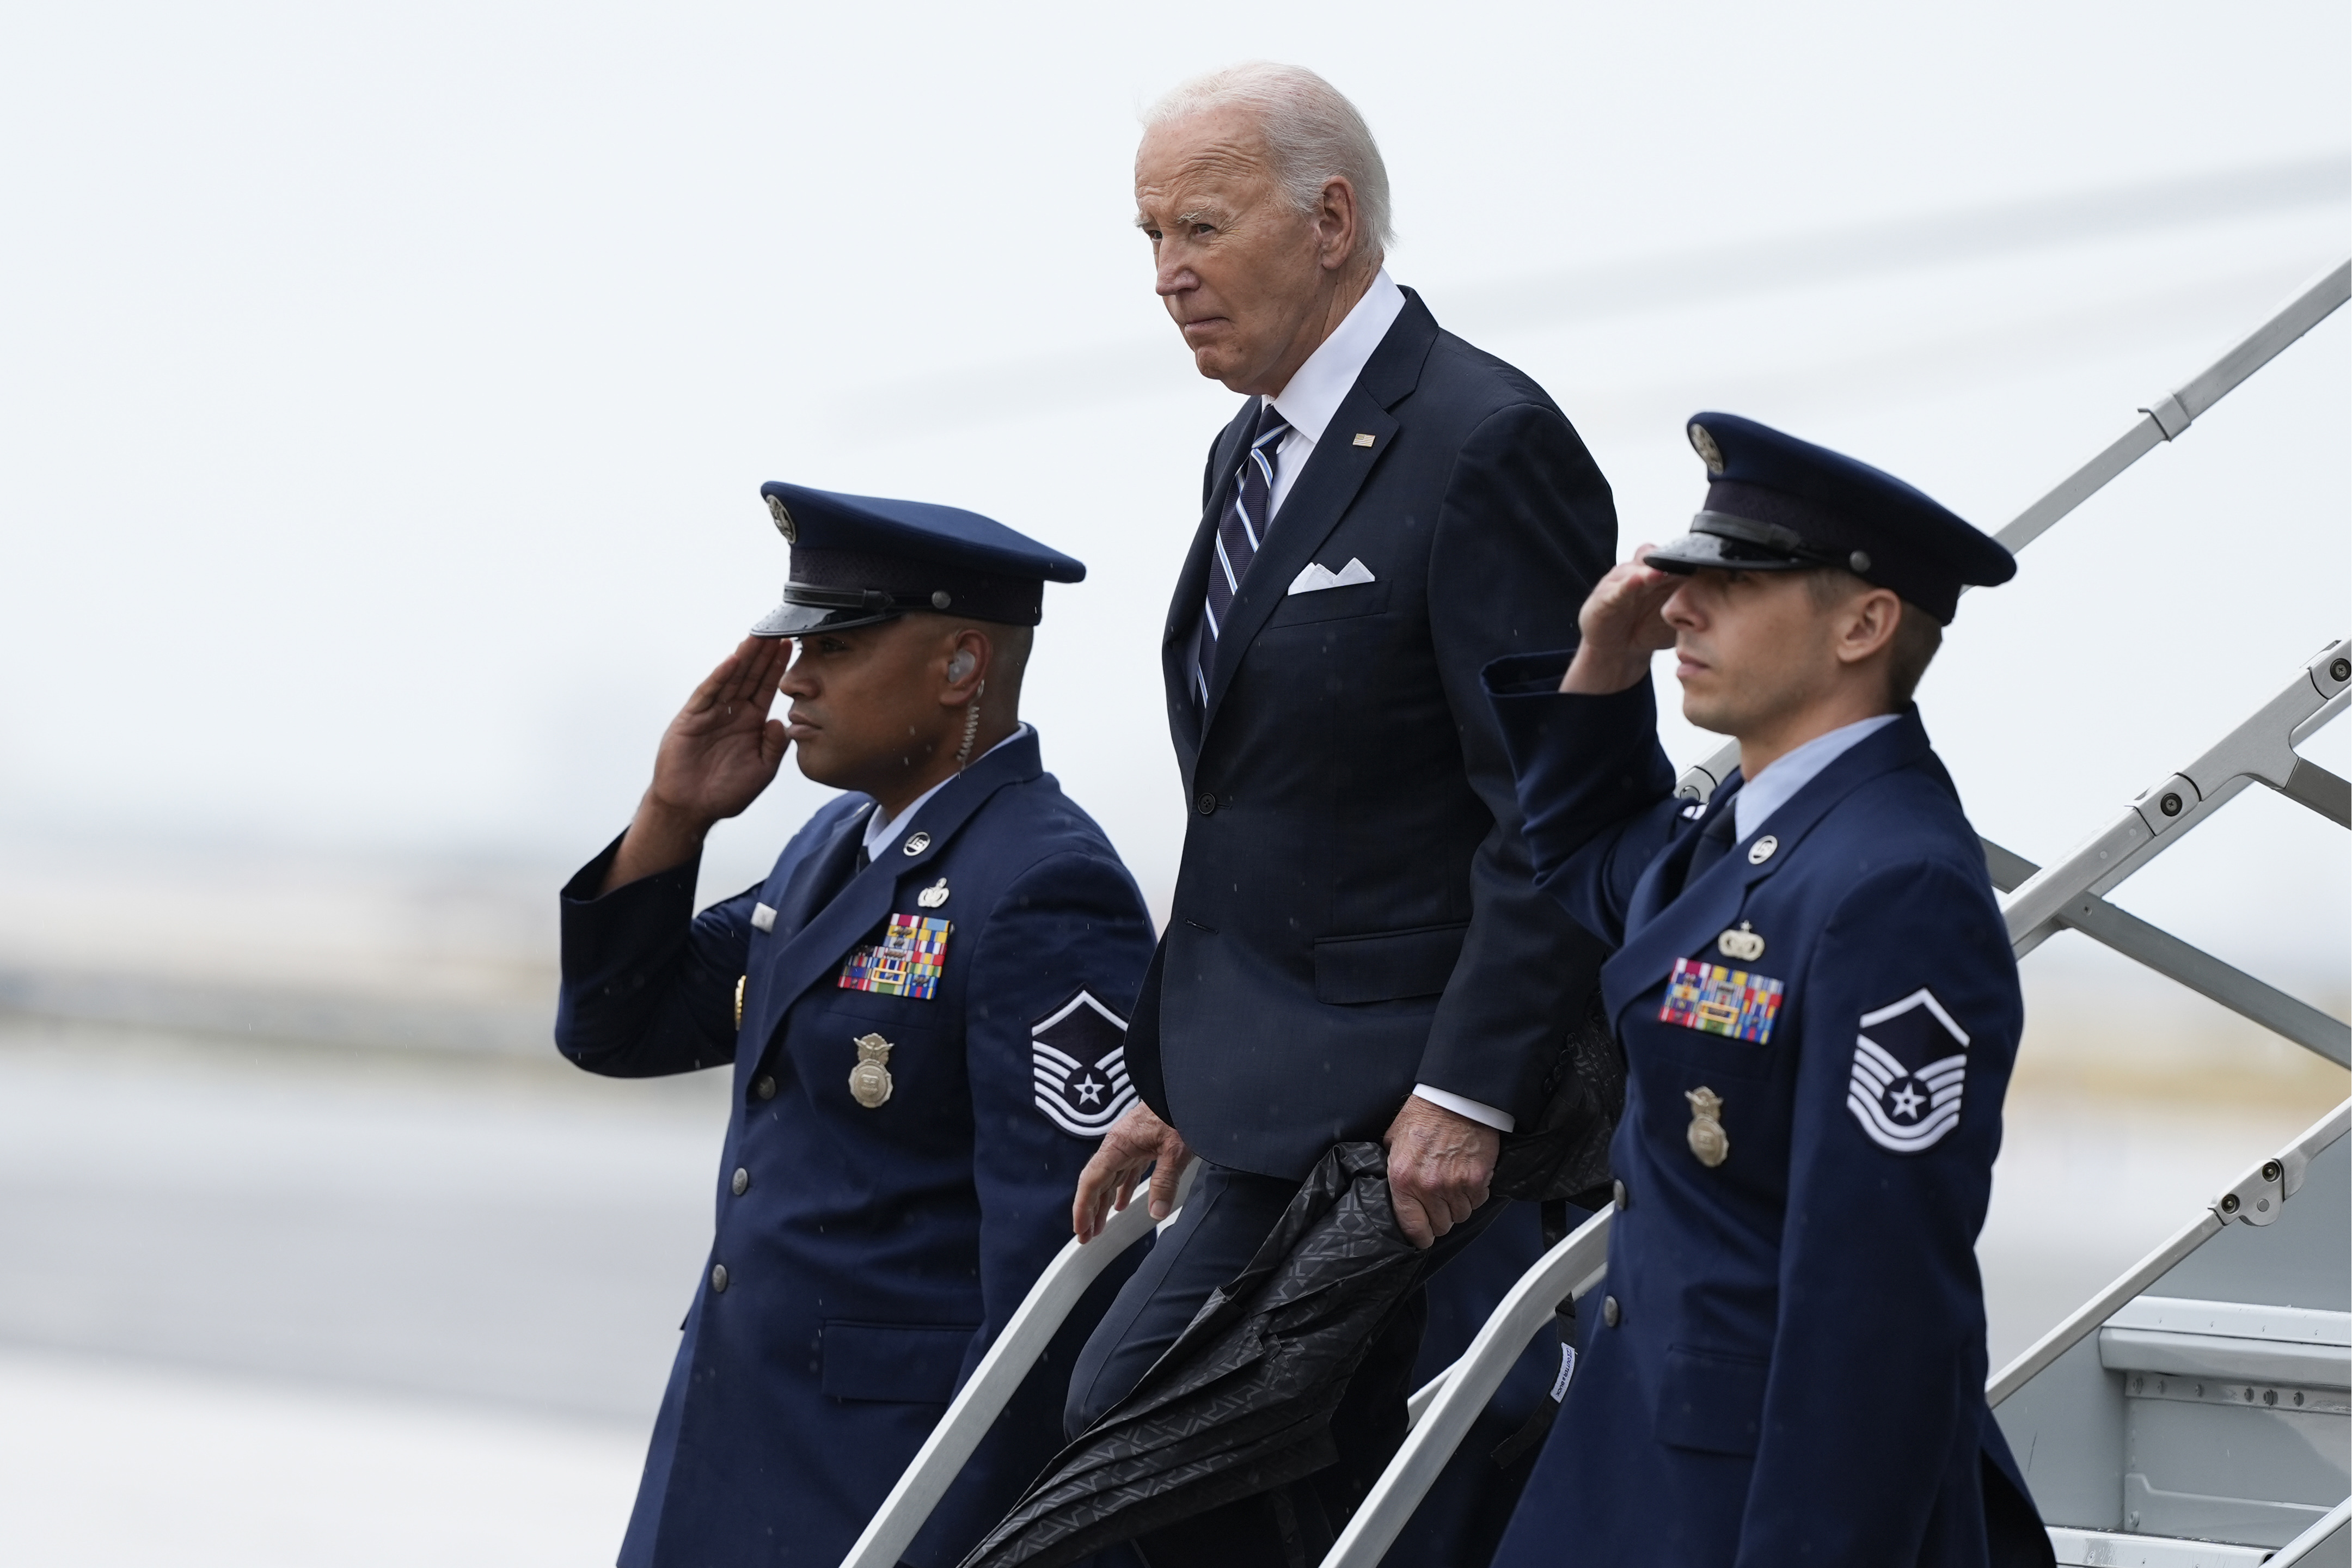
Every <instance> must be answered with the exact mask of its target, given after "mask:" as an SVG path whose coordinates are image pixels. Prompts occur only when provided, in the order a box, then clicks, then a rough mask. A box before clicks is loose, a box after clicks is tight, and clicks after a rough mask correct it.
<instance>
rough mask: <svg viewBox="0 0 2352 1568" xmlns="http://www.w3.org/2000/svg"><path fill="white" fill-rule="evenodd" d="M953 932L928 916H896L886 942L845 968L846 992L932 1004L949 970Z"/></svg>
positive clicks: (858, 954)
mask: <svg viewBox="0 0 2352 1568" xmlns="http://www.w3.org/2000/svg"><path fill="white" fill-rule="evenodd" d="M952 929H953V928H952V927H951V926H950V924H949V923H948V922H947V921H942V920H934V919H931V918H929V916H925V915H892V916H891V917H890V924H889V925H888V927H887V928H886V929H885V930H884V931H883V932H882V940H881V941H880V942H876V943H874V944H873V945H872V946H870V947H861V948H859V949H858V950H857V951H856V952H853V953H851V954H850V955H849V962H848V963H844V964H843V965H842V966H841V988H842V989H843V990H844V991H872V992H876V993H877V994H881V995H884V996H911V997H913V998H914V999H915V1000H916V1001H918V1002H928V1001H929V1000H930V999H931V996H932V994H934V993H935V992H937V991H938V990H939V988H940V971H941V970H942V969H944V968H946V967H947V962H948V932H949V931H950V930H952Z"/></svg>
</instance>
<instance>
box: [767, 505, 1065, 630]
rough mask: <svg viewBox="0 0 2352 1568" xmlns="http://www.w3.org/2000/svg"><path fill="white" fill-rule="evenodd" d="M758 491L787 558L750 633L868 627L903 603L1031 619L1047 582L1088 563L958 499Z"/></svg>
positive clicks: (999, 619)
mask: <svg viewBox="0 0 2352 1568" xmlns="http://www.w3.org/2000/svg"><path fill="white" fill-rule="evenodd" d="M760 494H761V496H763V497H765V498H766V500H767V502H768V512H769V515H770V516H772V517H773V518H774V519H775V522H776V531H777V532H779V533H781V534H782V535H783V536H784V542H785V543H787V544H789V545H791V546H792V547H793V563H792V567H791V574H790V580H789V581H787V582H786V583H785V584H784V599H783V603H782V604H781V605H777V606H776V607H775V608H774V609H772V610H771V611H769V612H768V613H767V614H766V615H764V616H761V617H760V621H759V624H758V625H756V626H753V627H752V628H751V635H752V636H753V637H802V636H804V635H806V634H807V633H810V632H814V631H838V630H841V629H842V628H844V627H847V626H872V625H874V624H875V623H876V622H877V621H889V620H896V619H898V617H899V616H903V615H905V614H907V613H908V611H910V610H930V611H937V612H940V613H941V614H948V615H957V616H971V618H972V619H973V620H976V621H993V622H996V623H998V624H999V625H1003V626H1035V625H1036V624H1037V623H1038V622H1039V621H1041V620H1043V619H1044V618H1045V584H1047V583H1049V582H1050V583H1076V582H1079V581H1082V580H1083V579H1084V578H1085V577H1086V574H1087V568H1086V564H1085V563H1083V562H1080V561H1076V560H1073V559H1072V558H1070V557H1069V556H1067V555H1065V554H1063V553H1062V552H1060V551H1058V550H1054V549H1051V548H1049V547H1047V546H1045V545H1043V544H1040V543H1038V542H1036V541H1035V540H1034V539H1032V538H1030V537H1029V536H1028V535H1027V534H1024V533H1016V532H1015V531H1013V530H1012V529H1009V528H1007V527H1005V526H1004V525H1003V523H1001V522H999V521H996V520H995V519H994V518H989V517H982V516H981V515H980V513H978V512H976V511H965V510H962V509H961V507H952V506H933V505H932V504H930V503H929V501H919V500H883V499H882V498H881V497H879V496H849V495H842V494H840V493H838V492H837V491H834V490H813V489H809V488H808V487H807V486H805V485H788V484H783V483H782V482H779V481H771V482H769V483H767V484H764V485H761V487H760Z"/></svg>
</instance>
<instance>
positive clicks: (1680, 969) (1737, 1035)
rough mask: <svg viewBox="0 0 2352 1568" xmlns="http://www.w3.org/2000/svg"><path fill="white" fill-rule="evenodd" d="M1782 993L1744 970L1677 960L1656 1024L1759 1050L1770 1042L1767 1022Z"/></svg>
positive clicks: (1777, 1010) (1780, 988) (1763, 977)
mask: <svg viewBox="0 0 2352 1568" xmlns="http://www.w3.org/2000/svg"><path fill="white" fill-rule="evenodd" d="M1784 990H1785V987H1783V986H1782V985H1781V984H1780V982H1779V981H1777V980H1774V979H1771V978H1769V976H1766V975H1762V974H1756V973H1750V972H1749V971H1748V970H1745V969H1726V968H1725V967H1724V966H1723V965H1722V964H1720V963H1699V962H1697V961H1696V959H1689V958H1677V959H1675V972H1674V974H1673V975H1672V976H1671V977H1670V978H1669V979H1668V980H1667V981H1666V1005H1664V1007H1661V1008H1660V1009H1658V1021H1659V1022H1660V1023H1662V1024H1680V1025H1681V1026H1683V1027H1684V1028H1685V1029H1696V1030H1697V1031H1698V1032H1699V1033H1701V1034H1703V1035H1727V1036H1729V1037H1731V1038H1733V1039H1735V1040H1748V1041H1752V1042H1753V1043H1755V1044H1757V1045H1759V1046H1760V1045H1763V1044H1765V1043H1767V1042H1768V1041H1769V1040H1770V1039H1771V1038H1772V1020H1773V1018H1774V1017H1776V1016H1778V1015H1779V1014H1780V996H1781V994H1782V992H1783V991H1784Z"/></svg>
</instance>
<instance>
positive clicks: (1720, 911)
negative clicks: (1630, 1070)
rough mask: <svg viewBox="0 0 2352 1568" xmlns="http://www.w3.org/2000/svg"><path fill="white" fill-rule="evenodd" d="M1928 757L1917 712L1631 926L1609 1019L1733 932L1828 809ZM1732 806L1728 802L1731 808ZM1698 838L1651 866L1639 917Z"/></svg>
mask: <svg viewBox="0 0 2352 1568" xmlns="http://www.w3.org/2000/svg"><path fill="white" fill-rule="evenodd" d="M1928 754H1929V752H1928V747H1927V729H1926V727H1925V726H1923V725H1922V724H1921V723H1920V722H1919V711H1918V710H1917V709H1916V708H1915V709H1913V710H1910V711H1909V712H1907V713H1906V714H1905V715H1904V716H1903V718H1902V719H1900V720H1898V721H1896V722H1895V723H1892V724H1889V725H1888V726H1886V728H1885V729H1884V730H1881V731H1879V732H1878V733H1876V734H1874V735H1872V736H1870V737H1869V738H1868V739H1867V740H1864V741H1863V742H1860V743H1859V744H1857V745H1856V746H1854V747H1853V749H1852V750H1850V751H1848V752H1846V753H1845V754H1844V755H1843V756H1842V757H1840V758H1838V759H1837V761H1835V762H1833V763H1831V764H1830V765H1829V766H1828V767H1826V768H1823V769H1822V772H1821V774H1820V776H1819V777H1817V778H1815V779H1814V780H1813V781H1812V782H1811V783H1810V784H1806V785H1805V787H1804V788H1802V789H1801V790H1799V791H1798V792H1797V794H1796V795H1795V797H1794V798H1792V799H1791V800H1790V801H1789V802H1787V803H1786V804H1785V805H1782V806H1781V807H1780V809H1779V810H1777V811H1775V812H1773V813H1772V815H1771V816H1769V817H1768V818H1767V819H1766V820H1765V822H1764V824H1763V825H1762V826H1761V827H1759V829H1758V830H1757V831H1756V833H1754V834H1753V835H1751V836H1750V837H1747V838H1743V839H1741V840H1739V841H1738V843H1737V844H1735V845H1733V846H1732V847H1731V849H1730V850H1729V852H1727V854H1726V855H1725V856H1724V857H1723V858H1722V859H1720V860H1717V862H1716V863H1715V864H1714V865H1713V866H1711V867H1709V868H1707V869H1706V871H1705V872H1703V873H1702V874H1701V875H1700V876H1699V878H1698V879H1697V880H1696V881H1695V882H1692V883H1690V884H1689V885H1688V886H1686V887H1685V888H1684V889H1683V890H1682V893H1681V895H1680V896H1679V897H1677V898H1675V899H1674V900H1671V901H1668V902H1667V903H1665V905H1664V908H1661V909H1658V910H1657V912H1656V913H1655V915H1654V917H1653V918H1651V919H1650V920H1649V921H1648V922H1647V923H1646V924H1638V925H1637V924H1636V923H1635V921H1633V920H1631V919H1629V921H1628V922H1627V926H1626V931H1625V945H1624V946H1623V947H1621V948H1619V949H1618V950H1617V952H1616V954H1615V955H1614V956H1613V957H1612V958H1611V959H1610V960H1609V962H1608V963H1605V964H1603V965H1602V966H1601V994H1602V999H1603V1000H1604V1001H1605V1002H1606V1004H1607V1005H1608V1008H1609V1016H1611V1017H1612V1018H1614V1017H1615V1016H1617V1015H1618V1014H1619V1013H1620V1012H1621V1011H1622V1009H1623V1008H1624V1007H1625V1005H1626V1004H1628V1003H1630V1002H1632V1001H1633V999H1634V998H1635V997H1637V996H1640V995H1642V994H1643V993H1645V992H1647V991H1649V990H1650V989H1651V988H1652V987H1653V986H1654V985H1656V984H1658V983H1659V982H1660V981H1662V980H1663V979H1664V977H1665V975H1666V973H1667V971H1668V970H1670V969H1672V968H1673V967H1674V963H1675V959H1677V958H1687V957H1689V956H1690V955H1691V954H1693V953H1694V952H1698V951H1699V950H1700V949H1701V948H1702V947H1704V946H1706V945H1707V944H1709V943H1711V942H1713V941H1714V940H1715V938H1716V937H1717V936H1719V935H1721V934H1722V933H1723V932H1724V931H1727V930H1729V929H1730V927H1731V924H1732V922H1733V921H1735V920H1737V919H1738V915H1739V911H1740V909H1741V908H1742V907H1743V906H1744V905H1745V904H1746V903H1747V901H1748V892H1749V890H1750V889H1753V888H1754V887H1756V885H1757V884H1759V883H1760V882H1762V881H1763V880H1764V879H1767V878H1769V877H1770V876H1772V875H1773V874H1774V873H1776V872H1778V871H1779V870H1780V868H1781V867H1783V866H1786V865H1788V864H1789V863H1790V861H1791V860H1792V859H1794V858H1796V856H1797V854H1798V852H1799V846H1800V845H1801V843H1802V842H1803V840H1804V837H1805V836H1806V835H1807V834H1808V833H1810V832H1811V831H1812V828H1813V825H1814V824H1815V823H1817V822H1819V821H1821V819H1822V817H1823V816H1827V815H1828V814H1829V811H1830V808H1831V807H1832V806H1834V805H1837V803H1838V802H1839V801H1841V800H1843V799H1844V798H1845V797H1846V796H1847V795H1850V794H1852V793H1853V791H1854V790H1855V789H1856V788H1858V787H1859V786H1860V785H1862V784H1866V783H1868V782H1869V781H1870V780H1872V779H1874V778H1876V777H1878V776H1879V775H1880V774H1881V773H1892V772H1893V771H1895V769H1896V768H1902V767H1908V766H1910V765H1912V764H1913V763H1916V762H1918V761H1919V760H1920V759H1921V758H1922V757H1925V756H1927V755H1928ZM1727 782H1728V781H1727ZM1728 805H1729V803H1728V802H1726V806H1727V807H1728ZM1697 837H1698V836H1697V834H1696V833H1692V832H1685V833H1684V834H1683V835H1682V836H1681V837H1679V838H1678V839H1677V840H1676V842H1675V845H1674V846H1673V847H1671V848H1670V849H1668V850H1667V852H1666V853H1664V854H1663V855H1661V856H1659V857H1658V858H1657V859H1656V860H1654V861H1653V862H1652V863H1651V866H1650V868H1649V869H1648V870H1647V871H1645V872H1643V876H1642V880H1641V882H1640V884H1639V885H1638V886H1637V887H1636V889H1635V890H1634V898H1633V903H1634V906H1635V910H1634V911H1633V912H1634V913H1636V914H1638V911H1639V908H1640V906H1641V904H1642V903H1643V898H1644V895H1645V894H1646V895H1648V896H1649V897H1650V898H1656V897H1657V896H1658V894H1659V892H1660V889H1661V888H1662V886H1663V883H1662V881H1661V880H1660V879H1661V878H1662V875H1663V873H1664V871H1665V869H1666V868H1667V867H1668V865H1669V864H1672V866H1673V867H1674V870H1675V875H1679V874H1680V872H1681V868H1682V867H1683V866H1684V865H1686V864H1687V863H1688V862H1689V858H1690V854H1691V850H1692V848H1693V847H1694V846H1695V844H1696V840H1697ZM1768 837H1769V838H1771V839H1773V840H1775V841H1776V843H1775V847H1774V848H1773V851H1772V853H1771V854H1770V855H1769V857H1767V858H1765V859H1764V860H1763V861H1762V863H1760V864H1759V863H1758V862H1756V861H1754V860H1752V859H1751V858H1749V856H1750V852H1751V851H1752V850H1753V848H1754V847H1755V846H1756V845H1757V844H1758V843H1759V842H1760V841H1761V840H1763V839H1765V838H1768ZM1768 934H1769V933H1768Z"/></svg>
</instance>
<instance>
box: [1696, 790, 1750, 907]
mask: <svg viewBox="0 0 2352 1568" xmlns="http://www.w3.org/2000/svg"><path fill="white" fill-rule="evenodd" d="M1733 806H1734V803H1733V802H1731V801H1725V802H1724V803H1723V805H1721V807H1720V808H1718V809H1717V811H1716V813H1715V815H1714V816H1710V817H1708V818H1707V819H1706V826H1705V827H1702V828H1700V829H1699V830H1698V843H1697V844H1696V846H1694V847H1692V849H1691V858H1690V865H1689V867H1688V868H1686V869H1685V870H1684V872H1683V886H1684V887H1685V888H1687V887H1689V886H1690V885H1691V884H1692V883H1693V882H1696V881H1697V880H1698V879H1699V878H1701V877H1702V876H1705V875H1706V868H1708V867H1710V866H1712V865H1714V864H1715V863H1716V862H1717V860H1720V859H1722V858H1723V857H1724V852H1725V851H1726V850H1728V849H1729V848H1730V847H1731V845H1732V841H1733V840H1734V839H1735V838H1736V837H1738V833H1737V831H1736V830H1735V828H1734V826H1733V825H1734V824H1735V823H1737V822H1738V820H1739V813H1738V811H1736V810H1734V809H1733Z"/></svg>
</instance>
